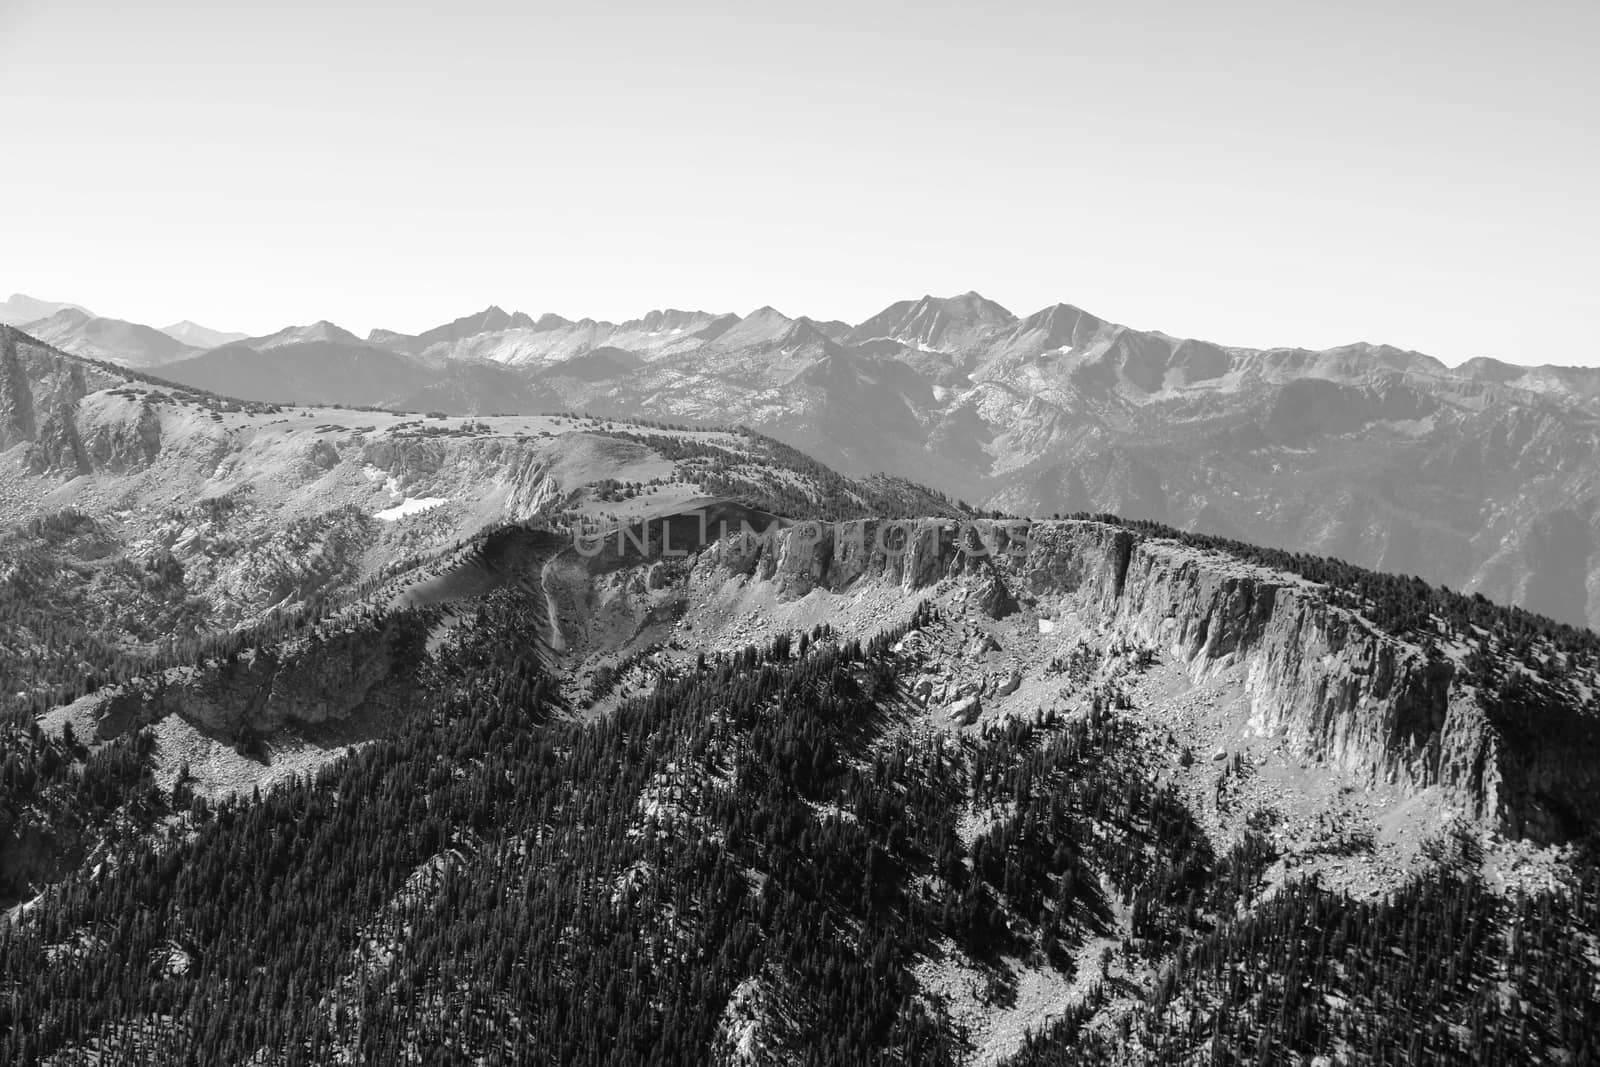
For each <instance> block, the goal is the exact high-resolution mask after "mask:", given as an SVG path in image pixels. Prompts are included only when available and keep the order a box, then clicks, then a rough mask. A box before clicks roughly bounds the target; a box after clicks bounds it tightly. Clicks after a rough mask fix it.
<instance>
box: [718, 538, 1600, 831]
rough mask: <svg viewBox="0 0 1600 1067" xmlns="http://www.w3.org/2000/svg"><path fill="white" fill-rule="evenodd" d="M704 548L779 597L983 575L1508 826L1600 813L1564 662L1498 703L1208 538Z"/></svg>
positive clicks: (1259, 716)
mask: <svg viewBox="0 0 1600 1067" xmlns="http://www.w3.org/2000/svg"><path fill="white" fill-rule="evenodd" d="M902 544H903V546H904V547H903V548H899V546H900V545H902ZM980 546H982V547H980ZM707 561H708V563H710V564H711V565H714V566H716V567H718V568H721V569H725V570H727V571H729V572H732V573H736V574H748V575H751V576H752V577H755V578H759V579H761V580H766V581H771V582H773V583H775V584H776V585H777V587H778V590H779V594H780V596H783V597H788V598H793V597H798V596H803V595H805V594H806V593H808V592H810V591H811V590H812V589H814V588H822V589H827V590H831V591H843V590H845V589H846V588H848V587H850V586H851V585H852V584H853V583H855V582H857V581H859V580H861V579H863V578H870V579H875V580H878V581H882V582H887V583H892V584H895V585H898V586H899V587H900V588H901V589H902V590H903V591H905V592H906V593H908V594H909V593H914V592H915V591H916V590H918V589H921V588H923V587H926V586H929V585H931V584H932V583H934V582H936V581H938V580H939V579H941V578H945V577H952V576H965V577H966V578H968V579H977V580H981V581H982V582H984V583H986V584H988V585H995V584H998V585H999V586H1001V587H1002V588H1003V590H1004V591H1005V592H1007V593H1010V594H1016V595H1020V596H1022V597H1023V598H1025V599H1027V600H1028V601H1029V602H1032V603H1034V604H1036V605H1037V606H1038V610H1039V611H1040V612H1041V613H1045V612H1049V611H1052V610H1058V611H1070V612H1074V613H1076V614H1077V616H1078V617H1079V618H1080V619H1081V620H1082V621H1083V622H1085V623H1086V624H1087V625H1089V626H1091V627H1093V628H1095V629H1097V630H1099V631H1100V632H1101V633H1102V634H1103V635H1104V637H1105V638H1106V639H1107V640H1108V641H1112V640H1119V639H1120V640H1121V641H1122V642H1124V643H1132V644H1134V645H1137V646H1142V647H1152V648H1159V649H1161V650H1163V651H1164V652H1165V653H1167V654H1169V655H1170V656H1172V657H1173V658H1175V659H1176V660H1177V661H1179V662H1181V663H1182V664H1184V666H1185V667H1186V669H1187V670H1188V671H1189V673H1190V674H1191V676H1193V677H1194V678H1196V679H1197V680H1200V679H1204V678H1206V677H1208V676H1212V675H1215V674H1216V673H1217V672H1220V671H1225V670H1230V669H1233V670H1236V671H1237V672H1238V675H1239V676H1240V677H1241V678H1242V685H1243V689H1244V694H1245V696H1246V698H1247V699H1248V701H1249V706H1250V727H1251V730H1252V731H1253V732H1255V733H1258V734H1259V735H1261V736H1271V735H1278V736H1281V737H1283V738H1284V739H1285V740H1286V741H1287V742H1288V744H1289V745H1290V746H1292V747H1293V748H1294V749H1297V750H1298V751H1299V752H1301V753H1303V754H1304V755H1305V756H1306V757H1309V758H1313V759H1317V760H1321V761H1325V762H1327V763H1328V764H1331V765H1333V766H1336V767H1338V768H1339V769H1341V770H1343V771H1345V772H1347V773H1350V774H1353V775H1356V776H1358V777H1366V778H1367V779H1369V780H1374V781H1376V780H1383V781H1389V782H1393V783H1397V784H1400V785H1402V786H1405V787H1408V788H1416V789H1420V788H1424V787H1429V786H1437V787H1440V788H1441V789H1442V790H1443V791H1444V792H1445V793H1446V794H1447V795H1448V796H1449V797H1450V799H1451V800H1452V802H1453V803H1455V804H1456V805H1457V806H1459V807H1460V808H1461V809H1462V810H1463V811H1465V812H1467V813H1469V814H1471V815H1472V816H1473V817H1475V818H1477V819H1480V820H1483V821H1486V822H1488V823H1490V824H1492V825H1494V826H1496V827H1497V828H1498V829H1500V830H1501V831H1502V832H1504V833H1507V834H1509V835H1513V836H1518V837H1529V838H1533V839H1536V840H1540V841H1559V840H1566V839H1569V838H1572V837H1576V836H1579V835H1581V834H1582V833H1585V832H1587V831H1588V830H1590V829H1592V828H1594V827H1595V826H1596V825H1600V800H1597V797H1600V716H1597V715H1596V713H1595V708H1594V706H1593V701H1592V699H1591V698H1588V697H1587V694H1588V693H1589V692H1592V689H1590V688H1589V687H1588V685H1587V684H1580V680H1579V679H1577V678H1575V677H1568V678H1566V679H1563V681H1562V684H1561V685H1558V686H1555V687H1551V688H1546V689H1544V690H1541V691H1540V699H1539V700H1536V701H1534V702H1533V703H1532V706H1522V707H1519V708H1517V709H1512V710H1508V709H1507V708H1506V706H1505V701H1504V700H1503V699H1502V698H1501V696H1500V695H1498V694H1493V693H1485V692H1482V691H1481V690H1480V689H1479V688H1478V687H1477V686H1475V685H1474V684H1472V682H1471V680H1470V679H1469V676H1468V672H1467V671H1466V670H1465V669H1464V668H1463V665H1462V662H1461V659H1462V657H1461V656H1460V655H1458V654H1457V651H1455V650H1451V649H1449V648H1446V649H1445V650H1444V651H1438V650H1429V649H1426V648H1424V647H1423V646H1422V645H1420V644H1418V643H1414V642H1412V641H1410V640H1407V639H1405V638H1403V637H1400V636H1396V635H1394V634H1390V633H1386V632H1383V631H1381V630H1379V629H1378V628H1377V627H1376V626H1374V625H1373V624H1372V623H1371V622H1370V621H1368V620H1367V619H1366V618H1364V617H1363V616H1361V615H1359V614H1357V613H1355V612H1352V611H1350V610H1348V609H1346V608H1343V607H1340V606H1336V605H1335V604H1333V603H1330V597H1329V595H1328V590H1327V589H1325V588H1324V587H1322V586H1319V585H1317V584H1315V583H1312V582H1309V581H1306V580H1304V579H1302V578H1299V577H1297V576H1294V575H1289V574H1284V573H1280V572H1275V571H1271V570H1268V569H1265V568H1263V567H1259V566H1255V565H1253V564H1249V563H1246V562H1243V561H1240V560H1238V559H1235V558H1233V557H1231V556H1227V555H1223V554H1221V553H1216V552H1208V551H1203V550H1199V549H1195V548H1192V547H1189V546H1185V545H1183V544H1180V543H1177V542H1173V541H1166V540H1160V539H1155V538H1147V537H1144V536H1141V535H1139V534H1136V533H1134V532H1131V531H1129V530H1126V529H1121V528H1118V527H1114V526H1109V525H1104V524H1100V523H1094V522H1073V521H1064V522H1043V523H1033V524H1027V523H1009V522H975V523H971V524H968V525H966V526H963V527H960V528H957V527H955V526H954V525H953V524H948V523H945V524H941V523H938V522H934V521H925V522H918V523H912V524H904V523H902V524H882V523H871V522H869V523H862V524H843V525H840V526H832V527H822V528H820V530H819V529H817V528H814V527H812V528H808V527H806V526H804V525H803V524H802V525H800V526H793V527H789V528H786V529H784V530H782V531H781V532H779V533H777V534H776V536H775V537H774V538H773V539H771V540H770V541H762V540H761V539H759V538H744V539H742V540H741V539H738V538H732V539H729V540H727V541H724V542H721V543H719V544H717V545H715V546H713V547H712V548H711V549H710V550H709V552H708V553H707ZM1510 670H1511V672H1513V673H1517V672H1520V670H1521V665H1512V666H1511V667H1510ZM1525 703H1526V702H1525Z"/></svg>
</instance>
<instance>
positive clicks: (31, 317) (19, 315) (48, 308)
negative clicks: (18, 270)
mask: <svg viewBox="0 0 1600 1067" xmlns="http://www.w3.org/2000/svg"><path fill="white" fill-rule="evenodd" d="M68 309H71V310H74V311H81V312H82V313H83V315H84V317H85V318H93V317H94V312H92V311H90V310H89V309H88V308H86V307H82V306H80V305H78V304H67V303H62V302H60V301H55V300H40V299H38V298H37V297H32V296H29V295H27V294H26V293H12V294H11V295H10V296H9V297H7V298H6V299H5V300H3V301H0V323H6V324H8V325H12V326H20V325H22V324H23V323H25V322H37V321H39V320H40V319H48V318H49V317H50V316H52V315H54V314H56V313H57V312H61V311H66V310H68Z"/></svg>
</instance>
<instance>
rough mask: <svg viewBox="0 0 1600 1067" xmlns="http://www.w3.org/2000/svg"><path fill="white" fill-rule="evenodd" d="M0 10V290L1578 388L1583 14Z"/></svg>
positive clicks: (1599, 12)
mask: <svg viewBox="0 0 1600 1067" xmlns="http://www.w3.org/2000/svg"><path fill="white" fill-rule="evenodd" d="M253 6H254V7H255V8H256V9H255V10H241V5H239V4H236V3H223V2H216V0H210V2H203V3H199V2H197V3H170V2H162V0H149V2H139V3H130V2H126V0H119V2H114V3H112V2H101V3H88V2H78V0H48V2H47V0H0V74H3V76H0V144H3V145H4V154H5V164H4V166H3V168H0V195H3V203H4V215H3V216H0V222H3V227H0V295H4V293H5V292H10V291H11V290H21V291H23V292H27V293H30V294H32V295H35V296H40V297H44V298H48V299H56V300H72V301H76V302H79V303H83V304H86V305H88V306H89V307H91V308H93V309H94V310H96V311H98V312H100V313H101V314H107V315H113V316H117V317H123V318H131V319H135V320H137V321H143V322H151V323H154V324H157V325H163V324H165V323H167V322H169V321H172V320H174V319H179V318H193V319H195V320H197V321H200V322H202V323H205V324H206V325H210V326H214V327H218V328H224V329H239V330H246V331H250V332H266V331H270V330H273V329H276V328H278V327H280V326H282V325H285V324H288V323H301V322H308V321H312V320H315V319H318V318H331V319H335V320H337V321H338V322H340V323H341V324H343V325H345V326H347V327H350V328H352V329H356V330H358V331H365V330H366V329H368V328H370V327H372V326H378V325H382V326H386V327H390V328H394V329H402V330H417V329H421V328H424V327H426V326H429V325H433V324H436V323H438V322H440V321H443V320H447V319H450V318H454V317H456V316H458V315H461V314H465V313H467V312H469V311H472V310H476V309H478V308H481V307H483V306H484V305H486V304H489V303H498V304H500V305H502V306H504V307H506V308H508V309H509V308H518V309H522V310H526V311H529V312H531V313H534V314H538V313H541V312H544V311H556V312H559V313H561V314H565V315H568V316H580V315H592V316H595V317H608V318H619V317H632V316H636V315H639V314H641V313H643V312H644V311H646V310H648V309H650V308H652V307H660V306H676V307H697V308H707V309H712V310H718V311H721V310H733V311H740V312H745V311H749V310H750V309H752V308H754V307H756V306H758V305H761V304H765V303H772V304H775V305H776V306H778V307H779V308H780V309H782V310H784V311H787V312H789V313H790V314H801V313H804V314H809V315H812V316H815V317H819V318H834V317H837V318H844V319H850V320H857V319H860V318H863V317H865V316H866V315H868V314H870V313H872V312H874V311H876V310H878V309H879V308H881V307H882V306H883V305H885V304H887V303H889V302H891V301H893V300H895V299H899V298H902V297H912V296H920V295H921V294H923V293H925V292H932V293H935V294H941V295H943V294H950V293H956V292H962V291H965V290H968V289H977V290H978V291H980V292H982V293H984V294H985V295H987V296H989V297H991V298H993V299H995V300H998V301H1000V302H1001V303H1002V304H1005V305H1006V306H1007V307H1010V308H1011V309H1012V310H1013V311H1016V312H1019V313H1026V312H1029V311H1033V310H1036V309H1038V308H1040V307H1043V306H1046V305H1048V304H1052V303H1055V302H1057V301H1066V302H1069V303H1074V304H1078V305H1080V306H1083V307H1085V308H1088V309H1089V310H1091V311H1094V312H1095V313H1097V314H1100V315H1102V316H1105V317H1109V318H1112V319H1115V320H1117V321H1120V322H1125V323H1128V324H1130V325H1133V326H1138V327H1143V328H1154V329H1162V330H1165V331H1167V332H1169V333H1174V334H1181V335H1186V336H1197V337H1203V338H1207V339H1211V340H1215V341H1221V342H1225V343H1234V344H1254V345H1267V344H1306V345H1313V346H1324V345H1331V344H1337V343H1342V342H1345V341H1352V340H1371V341H1380V340H1381V341H1388V342H1391V343H1394V344H1398V345H1402V346H1405V347H1410V348H1417V349H1420V350H1423V351H1426V352H1430V353H1432V354H1434V355H1437V356H1439V357H1440V358H1442V359H1445V360H1446V361H1447V362H1450V363H1457V362H1460V361H1461V360H1464V359H1467V358H1470V357H1472V356H1477V355H1490V356H1495V357H1498V358H1501V359H1506V360H1512V361H1517V362H1560V363H1591V364H1593V363H1600V342H1597V341H1596V337H1597V335H1600V329H1597V327H1600V269H1597V266H1596V264H1597V261H1600V196H1597V194H1596V190H1597V189H1600V132H1597V131H1600V74H1597V67H1600V64H1597V63H1596V60H1595V56H1596V54H1597V51H1600V3H1595V2H1593V0H1588V2H1583V3H1577V2H1573V3H1544V4H1540V3H1531V4H1530V3H1520V4H1509V3H1497V4H1494V5H1489V4H1485V3H1481V2H1471V0H1468V2H1455V3H1447V4H1445V3H1441V4H1395V3H1371V4H1366V3H1349V2H1345V3H1324V4H1302V3H1296V2H1292V0H1290V2H1285V0H1276V2H1272V3H1260V4H1254V3H1240V2H1224V3H1210V4H1194V3H1174V4H1170V5H1139V4H1130V3H1124V2H1119V3H1114V4H1112V3H1107V4H1102V5H1086V4H1073V3H1070V2H1058V3H1029V4H1005V3H973V2H967V3H961V4H954V3H942V2H923V3H914V4H910V3H908V4H888V3H828V2H822V3H819V2H814V0H813V2H807V3H803V4H801V3H794V4H788V5H784V6H783V7H781V8H779V7H777V6H773V5H766V4H761V3H753V2H749V0H746V2H743V3H726V4H719V3H706V2H679V3H673V4H666V3H659V2H658V3H649V4H644V3H639V4H633V3H629V4H582V3H563V4H560V5H544V4H540V3H487V2H477V0H454V2H452V3H448V4H428V5H413V4H406V3H382V4H379V3H370V4H369V3H340V2H338V0H334V2H331V3H317V4H304V3H295V2H288V3H283V2H280V3H272V4H260V5H253Z"/></svg>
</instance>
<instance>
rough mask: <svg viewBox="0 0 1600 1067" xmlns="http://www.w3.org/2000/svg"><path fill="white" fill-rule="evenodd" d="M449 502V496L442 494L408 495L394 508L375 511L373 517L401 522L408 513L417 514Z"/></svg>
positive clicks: (383, 520)
mask: <svg viewBox="0 0 1600 1067" xmlns="http://www.w3.org/2000/svg"><path fill="white" fill-rule="evenodd" d="M449 502H450V500H449V498H448V497H442V496H424V497H410V496H408V497H406V498H405V499H404V500H402V501H401V502H400V503H398V504H396V505H395V506H394V507H392V508H384V509H383V510H382V511H375V512H373V513H372V517H373V518H375V519H378V520H379V521H381V522H399V521H400V520H401V519H403V518H405V517H406V516H407V515H416V514H417V513H419V512H423V511H427V510H429V509H430V508H436V507H438V506H439V505H440V504H448V503H449Z"/></svg>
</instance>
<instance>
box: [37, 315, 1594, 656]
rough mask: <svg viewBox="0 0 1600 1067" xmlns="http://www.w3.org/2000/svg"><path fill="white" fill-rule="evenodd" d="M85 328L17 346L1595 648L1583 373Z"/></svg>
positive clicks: (860, 328) (647, 326)
mask: <svg viewBox="0 0 1600 1067" xmlns="http://www.w3.org/2000/svg"><path fill="white" fill-rule="evenodd" d="M15 299H16V298H14V300H15ZM30 306H36V305H30ZM85 316H86V313H84V312H82V311H79V310H74V309H71V308H66V309H63V310H60V311H57V312H56V313H54V315H53V316H52V317H51V318H48V319H45V320H43V321H39V322H34V323H31V324H29V326H28V327H25V329H27V330H28V331H29V332H32V333H33V334H34V335H35V336H38V337H40V338H41V339H42V340H46V341H49V342H50V343H52V344H55V345H57V346H58V347H61V348H63V349H66V350H68V351H75V352H79V353H80V354H85V355H91V356H93V357H95V358H100V359H108V360H111V361H113V362H120V363H123V364H125V365H129V366H139V367H157V368H159V373H160V374H161V375H162V376H163V377H164V378H168V379H170V380H172V381H174V382H179V383H183V384H187V385H192V386H196V387H200V388H204V389H206V390H209V391H212V392H216V393H219V394H223V395H227V396H234V397H238V398H241V399H249V400H259V401H270V402H276V403H288V402H295V401H298V402H305V403H324V404H327V403H336V404H345V405H351V406H371V407H383V408H389V409H393V410H400V411H440V412H444V413H446V414H452V415H483V414H496V413H500V414H519V413H521V414H526V413H535V412H547V411H587V412H592V413H596V414H607V415H612V416H616V417H623V418H655V419H673V420H679V421H683V422H695V423H717V424H732V423H738V424H742V425H748V426H750V427H752V428H755V429H757V430H760V431H761V432H763V433H765V434H769V435H771V436H773V437H775V438H777V439H779V440H782V441H784V442H785V443H787V444H790V445H792V446H794V447H796V448H799V449H801V450H803V451H805V452H807V453H808V454H811V455H814V456H816V457H817V458H818V459H820V460H821V461H823V462H826V463H828V464H830V465H832V466H834V467H837V468H838V469H840V470H842V471H844V472H846V473H849V474H854V475H863V474H867V473H872V472H877V471H885V472H888V473H891V474H894V475H897V476H901V477H906V478H911V479H914V480H916V481H919V482H921V483H924V484H927V485H930V486H933V487H935V488H937V489H939V490H941V491H943V492H945V493H947V494H949V495H951V496H953V497H957V498H960V499H962V500H965V501H968V502H970V503H972V504H973V505H975V506H978V507H981V508H984V509H993V510H1002V511H1005V512H1008V513H1015V514H1023V515H1049V514H1054V513H1068V512H1074V511H1084V510H1102V509H1104V510H1111V511H1116V512H1117V513H1119V514H1123V515H1127V516H1130V517H1134V518H1143V519H1150V520H1154V521H1159V522H1163V523H1167V524H1170V525H1173V526H1176V527H1180V528H1184V529H1193V530H1197V531H1204V532H1208V533H1212V534H1218V535H1224V536H1228V537H1233V538H1237V539H1239V540H1242V541H1248V542H1253V543H1259V544H1266V545H1274V546H1279V547H1286V548H1293V549H1296V550H1303V551H1312V552H1317V553H1321V554H1326V555H1331V556H1337V557H1340V558H1344V559H1347V560H1350V561H1352V562H1356V563H1359V564H1362V565H1366V566H1371V567H1377V568H1382V569H1385V570H1389V571H1396V572H1404V573H1414V574H1417V575H1419V576H1421V577H1423V578H1425V579H1427V580H1428V581H1430V582H1440V583H1446V584H1449V585H1451V586H1454V587H1457V588H1460V589H1464V590H1467V591H1472V592H1481V593H1483V594H1485V595H1486V596H1489V597H1490V598H1492V599H1496V600H1501V601H1507V602H1512V603H1517V604H1520V605H1523V606H1525V607H1528V608H1530V609H1532V610H1535V611H1538V612H1540V613H1542V614H1546V615H1549V616H1551V617H1554V618H1558V619H1561V620H1563V621H1566V622H1571V623H1584V624H1587V625H1596V624H1600V553H1597V552H1596V545H1597V543H1600V507H1597V506H1596V504H1597V502H1600V369H1594V368H1582V367H1559V366H1514V365H1510V364H1506V363H1501V362H1497V361H1494V360H1488V359H1475V360H1471V361H1469V362H1467V363H1464V364H1462V365H1461V366H1459V367H1455V368H1451V367H1448V366H1446V365H1445V364H1444V363H1442V362H1440V361H1439V360H1437V359H1434V358H1431V357H1429V356H1427V355H1424V354H1421V353H1417V352H1411V351H1406V350H1402V349H1398V348H1394V347H1391V346H1387V345H1381V344H1369V343H1357V344H1350V345H1345V346H1341V347H1337V348H1333V349H1325V350H1317V351H1313V350H1307V349H1299V348H1273V349H1250V348H1240V347H1235V346H1227V345H1221V344H1213V343H1210V342H1206V341H1200V340H1193V339H1183V338H1176V337H1172V336H1169V335H1167V334H1163V333H1159V332H1153V331H1141V330H1135V329H1132V328H1129V327H1127V326H1122V325H1119V324H1116V323H1112V322H1108V321H1106V320H1104V319H1101V318H1099V317H1097V316H1095V315H1093V314H1091V313H1089V312H1087V311H1083V310H1081V309H1079V308H1076V307H1073V306H1071V305H1067V304H1058V305H1055V306H1053V307H1049V308H1044V309H1042V310H1039V311H1037V312H1034V313H1033V314H1030V315H1027V316H1024V317H1019V316H1017V315H1014V314H1013V313H1011V312H1010V311H1008V310H1007V309H1006V308H1004V307H1002V306H1000V305H999V304H996V303H995V302H993V301H991V300H987V299H985V298H984V297H982V296H980V295H978V294H976V293H966V294H962V295H960V296H955V297H948V298H937V297H932V296H924V297H922V298H920V299H912V300H903V301H899V302H896V303H894V304H892V305H890V306H889V307H887V308H885V309H884V310H883V311H881V312H879V313H878V314H876V315H873V316H871V317H870V318H868V319H866V320H865V321H863V322H861V323H859V324H855V325H851V324H847V323H842V322H835V321H817V320H813V319H809V318H806V317H804V316H796V317H791V316H789V315H786V314H784V313H782V312H780V311H778V310H777V309H775V308H772V307H763V308H760V309H758V310H756V311H754V312H751V313H750V314H748V315H743V316H739V315H732V314H717V313H712V312H705V311H677V310H665V311H654V312H651V313H650V314H648V315H646V316H644V317H642V318H639V319H635V320H630V321H627V322H623V323H611V322H604V321H596V320H592V319H578V320H571V319H566V318H562V317H560V316H558V315H552V314H546V315H543V316H540V317H538V318H534V317H533V316H530V315H528V314H525V313H522V312H507V311H505V310H503V309H501V308H498V307H489V308H486V309H484V310H483V311H481V312H478V313H476V314H473V315H468V316H464V317H462V318H460V319H457V320H455V321H453V322H450V323H446V324H443V325H441V326H438V327H436V328H433V329H430V330H426V331H423V332H421V333H418V334H403V333H400V332H397V331H391V330H373V331H372V332H371V333H370V334H369V335H368V336H367V337H365V338H361V337H357V336H356V335H354V334H353V333H351V332H349V331H347V330H344V329H342V328H340V327H338V326H336V325H334V324H332V323H329V322H320V323H315V324H312V325H310V326H303V327H291V328H287V329H285V330H281V331H279V332H277V333H275V334H271V335H268V336H265V337H255V338H237V339H234V340H231V341H229V342H228V343H226V344H223V345H221V346H218V347H214V348H211V349H209V350H203V351H202V350H199V349H195V348H189V347H185V345H186V342H182V341H178V342H177V343H176V344H175V343H172V342H169V341H168V340H166V339H165V338H168V337H171V336H172V335H171V334H170V333H163V332H162V331H155V330H151V329H148V328H145V327H138V326H136V325H134V324H129V323H116V322H113V321H112V320H103V319H96V318H93V317H92V316H91V317H85ZM188 336H189V338H190V339H191V340H199V339H200V337H199V335H196V334H194V333H192V332H190V333H189V335H188Z"/></svg>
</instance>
